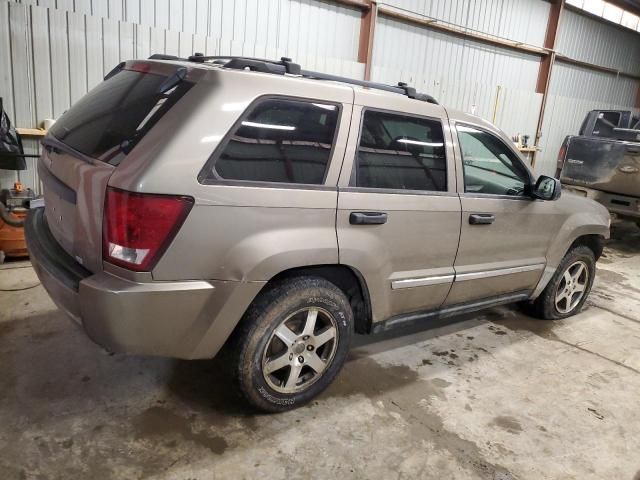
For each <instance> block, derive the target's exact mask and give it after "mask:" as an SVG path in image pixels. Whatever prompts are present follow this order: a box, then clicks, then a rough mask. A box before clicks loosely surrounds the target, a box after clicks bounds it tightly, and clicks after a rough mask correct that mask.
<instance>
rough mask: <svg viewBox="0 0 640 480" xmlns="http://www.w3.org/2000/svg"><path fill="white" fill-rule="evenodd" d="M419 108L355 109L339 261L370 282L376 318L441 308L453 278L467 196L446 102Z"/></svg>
mask: <svg viewBox="0 0 640 480" xmlns="http://www.w3.org/2000/svg"><path fill="white" fill-rule="evenodd" d="M411 102H413V105H415V104H417V103H418V102H415V100H413V101H411ZM419 105H420V107H421V110H422V111H423V112H424V113H421V114H420V115H417V114H416V115H414V114H405V113H397V112H392V111H388V110H382V109H376V108H369V107H367V108H363V107H361V106H357V105H356V106H354V114H353V120H352V127H351V130H350V134H349V146H348V149H347V154H346V157H345V162H344V166H343V169H342V173H341V176H340V183H339V193H338V213H337V232H338V247H339V255H340V263H343V264H346V265H349V266H351V267H353V268H355V269H357V270H358V271H359V272H360V273H361V274H362V275H363V276H364V278H365V280H366V282H367V286H368V288H369V293H370V296H371V303H372V310H373V321H374V322H375V321H379V320H384V319H386V318H389V317H392V316H395V315H399V314H403V313H409V312H415V311H419V310H430V309H436V308H438V307H439V306H440V305H441V304H442V303H443V301H444V300H445V298H446V296H447V294H448V293H449V289H450V287H451V284H452V282H453V278H454V270H453V262H454V258H455V254H456V250H457V248H458V239H459V232H460V200H459V198H458V196H457V194H456V192H455V175H454V167H453V151H452V149H451V142H450V140H449V139H450V133H449V130H448V124H447V122H446V118H443V117H442V116H443V115H444V110H443V109H442V108H441V107H437V106H434V105H430V104H422V103H420V104H419ZM354 126H355V128H354Z"/></svg>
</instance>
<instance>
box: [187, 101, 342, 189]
mask: <svg viewBox="0 0 640 480" xmlns="http://www.w3.org/2000/svg"><path fill="white" fill-rule="evenodd" d="M269 100H292V101H298V102H305V103H322V104H326V105H334V106H336V107H337V108H338V119H337V122H336V128H335V131H334V132H333V139H332V141H331V150H329V160H328V161H327V165H326V167H325V170H324V176H323V177H322V182H321V183H292V182H271V181H266V180H265V181H261V180H240V179H227V178H222V177H221V176H220V174H219V173H218V172H217V171H216V168H215V167H216V163H217V161H218V160H219V158H220V156H221V155H222V153H223V152H224V150H225V149H226V148H227V145H228V144H229V142H230V140H231V137H232V136H233V134H234V132H235V131H236V130H237V129H238V128H239V126H240V125H241V124H242V122H243V121H244V120H246V119H247V117H248V116H249V115H250V114H251V112H252V111H253V110H254V109H255V107H257V106H258V105H260V104H261V103H263V102H266V101H269ZM342 110H343V108H342V103H340V102H328V101H326V100H323V99H319V98H309V97H296V96H294V95H274V94H266V95H261V96H259V97H257V98H255V99H254V100H253V101H252V102H251V103H250V104H249V105H248V106H247V108H245V110H244V111H243V112H242V114H241V115H240V116H239V117H238V119H237V120H236V121H235V122H233V125H232V126H231V128H229V130H228V131H227V133H226V134H225V135H224V137H222V140H220V142H219V143H218V145H217V146H216V148H215V149H214V150H213V152H212V153H211V155H209V158H208V159H207V161H206V162H205V164H204V166H203V167H202V168H201V169H200V172H199V173H198V183H200V184H201V185H229V186H244V187H262V188H298V189H304V190H309V189H313V190H320V189H322V190H324V189H325V188H318V187H330V188H337V185H335V186H331V185H329V186H328V185H326V181H327V174H328V173H329V167H330V166H331V162H332V161H333V156H334V153H335V148H336V140H337V139H338V134H339V132H340V127H341V122H342ZM208 171H210V172H213V174H214V175H215V178H207V174H208Z"/></svg>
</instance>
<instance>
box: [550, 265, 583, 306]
mask: <svg viewBox="0 0 640 480" xmlns="http://www.w3.org/2000/svg"><path fill="white" fill-rule="evenodd" d="M588 283H589V268H588V267H587V264H586V263H585V262H583V261H582V260H579V261H577V262H575V263H573V264H571V266H569V268H567V269H566V270H565V272H564V274H563V275H562V280H561V281H560V283H559V284H558V288H557V290H556V296H555V305H556V309H557V310H558V312H559V313H561V314H567V313H570V312H571V311H573V309H575V308H576V307H577V306H578V305H579V304H580V301H581V300H582V298H583V297H584V294H585V291H586V289H587V285H588Z"/></svg>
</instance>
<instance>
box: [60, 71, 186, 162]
mask: <svg viewBox="0 0 640 480" xmlns="http://www.w3.org/2000/svg"><path fill="white" fill-rule="evenodd" d="M192 85H193V84H192V83H190V82H186V81H181V82H180V81H177V82H172V81H170V80H168V77H166V76H163V75H157V74H153V73H144V72H137V71H131V70H122V71H121V72H119V73H117V74H115V75H114V76H112V77H111V78H109V79H108V80H105V81H104V82H102V83H101V84H99V85H98V86H97V87H95V88H94V89H93V90H91V91H90V92H89V93H88V94H87V95H85V96H84V97H82V99H80V101H78V102H77V103H76V104H75V105H74V106H73V107H71V109H70V110H68V111H67V112H66V113H65V114H64V115H62V117H60V119H59V120H58V121H57V122H56V123H55V124H54V125H53V126H52V127H51V129H50V133H51V134H52V135H53V136H54V137H55V138H57V139H58V140H60V141H61V142H63V143H65V144H67V145H69V146H70V147H71V148H73V149H74V150H77V151H78V152H81V153H83V154H85V155H87V156H89V157H93V158H96V159H98V160H101V161H103V162H107V163H110V164H112V165H118V164H119V163H120V162H121V161H122V159H123V158H124V157H125V156H126V155H127V153H129V152H130V151H131V150H132V149H133V147H134V146H135V145H136V144H137V143H138V142H139V141H140V140H141V139H142V137H144V135H145V134H146V133H147V132H148V131H149V130H150V129H151V128H152V127H153V125H154V124H155V123H156V122H157V121H158V120H159V119H160V118H161V117H162V116H163V115H164V114H165V113H166V112H167V111H168V110H169V109H170V108H171V107H172V106H173V105H174V104H175V103H176V102H177V101H178V100H179V99H180V98H181V97H182V96H183V95H184V94H185V93H186V92H187V91H188V90H189V88H191V86H192Z"/></svg>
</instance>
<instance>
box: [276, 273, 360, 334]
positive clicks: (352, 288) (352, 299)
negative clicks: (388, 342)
mask: <svg viewBox="0 0 640 480" xmlns="http://www.w3.org/2000/svg"><path fill="white" fill-rule="evenodd" d="M301 276H315V277H321V278H324V279H325V280H327V281H329V282H331V283H333V284H334V285H335V286H336V287H338V288H339V289H340V290H342V291H343V292H344V294H345V295H346V296H347V298H348V299H349V303H350V305H351V308H352V310H353V318H354V329H355V331H356V333H361V334H366V333H370V332H371V323H372V312H371V297H370V295H369V288H368V287H367V283H366V280H365V279H364V276H363V275H362V273H360V272H359V271H358V270H357V269H356V268H353V267H351V266H348V265H344V264H324V265H308V266H304V267H295V268H289V269H286V270H283V271H282V272H280V273H278V274H277V275H275V276H273V277H272V278H271V279H270V280H269V281H268V282H267V285H266V286H265V287H264V288H265V289H268V288H269V286H270V285H273V284H275V283H276V282H279V281H285V280H287V279H290V278H296V277H301Z"/></svg>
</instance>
